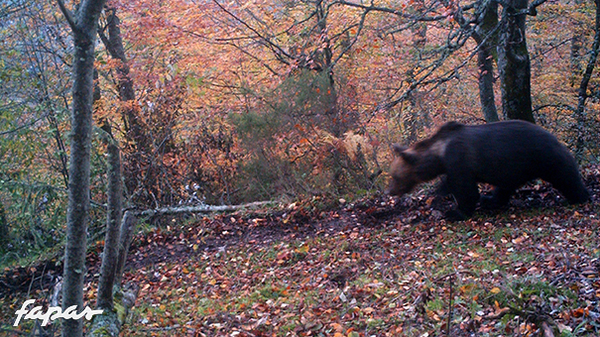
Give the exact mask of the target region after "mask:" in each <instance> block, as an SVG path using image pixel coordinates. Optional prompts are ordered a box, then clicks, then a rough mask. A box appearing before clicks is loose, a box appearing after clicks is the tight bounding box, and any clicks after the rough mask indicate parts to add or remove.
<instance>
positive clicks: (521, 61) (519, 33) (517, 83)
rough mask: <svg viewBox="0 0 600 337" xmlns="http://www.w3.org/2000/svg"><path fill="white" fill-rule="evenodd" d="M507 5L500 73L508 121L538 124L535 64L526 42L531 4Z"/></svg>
mask: <svg viewBox="0 0 600 337" xmlns="http://www.w3.org/2000/svg"><path fill="white" fill-rule="evenodd" d="M503 4H504V10H503V11H502V20H501V27H500V43H499V46H498V69H499V72H500V81H501V82H500V87H501V89H502V109H503V113H504V117H505V118H506V119H521V120H525V121H529V122H532V123H535V120H534V118H533V111H532V108H531V83H530V82H531V64H530V59H529V52H528V51H527V41H526V38H525V22H526V17H527V0H508V1H506V2H504V3H503Z"/></svg>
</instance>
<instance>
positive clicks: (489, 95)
mask: <svg viewBox="0 0 600 337" xmlns="http://www.w3.org/2000/svg"><path fill="white" fill-rule="evenodd" d="M484 5H485V6H486V7H485V9H484V15H483V20H482V22H481V23H480V24H479V25H478V26H477V27H476V33H475V34H473V37H474V39H475V41H476V42H477V44H478V45H479V51H478V52H477V67H478V68H479V101H480V102H481V110H482V113H483V117H484V118H485V120H486V122H488V123H490V122H496V121H498V120H499V118H498V111H497V109H496V98H495V95H494V46H496V45H497V43H498V34H497V32H496V31H497V26H498V3H497V2H495V1H489V2H487V3H485V4H484Z"/></svg>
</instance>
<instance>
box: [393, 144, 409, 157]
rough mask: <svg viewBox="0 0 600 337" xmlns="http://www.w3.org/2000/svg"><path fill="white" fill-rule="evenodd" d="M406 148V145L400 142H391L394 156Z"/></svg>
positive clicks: (400, 153) (399, 154)
mask: <svg viewBox="0 0 600 337" xmlns="http://www.w3.org/2000/svg"><path fill="white" fill-rule="evenodd" d="M406 149H408V148H407V147H406V146H403V145H400V144H392V151H394V154H395V155H396V156H402V152H404V150H406Z"/></svg>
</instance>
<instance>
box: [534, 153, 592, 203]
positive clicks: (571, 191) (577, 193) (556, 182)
mask: <svg viewBox="0 0 600 337" xmlns="http://www.w3.org/2000/svg"><path fill="white" fill-rule="evenodd" d="M559 164H560V163H556V165H554V167H553V169H552V170H550V171H549V172H546V174H544V176H543V177H542V179H544V180H545V181H547V182H549V183H551V184H552V186H553V187H554V188H556V189H557V190H558V191H559V192H560V193H561V194H562V195H563V196H564V197H565V198H567V200H568V201H569V203H571V204H581V203H584V202H586V201H588V200H589V199H590V192H589V191H588V190H587V188H586V187H585V185H584V184H583V181H582V179H581V175H580V174H579V169H578V168H577V165H576V164H575V162H574V160H573V162H572V163H570V162H569V163H562V164H561V165H559Z"/></svg>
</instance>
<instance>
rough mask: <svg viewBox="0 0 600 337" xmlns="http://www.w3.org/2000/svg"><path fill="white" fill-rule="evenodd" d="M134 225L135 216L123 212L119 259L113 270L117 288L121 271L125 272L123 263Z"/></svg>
mask: <svg viewBox="0 0 600 337" xmlns="http://www.w3.org/2000/svg"><path fill="white" fill-rule="evenodd" d="M136 225H137V217H136V215H135V214H133V212H131V211H127V212H125V214H124V215H123V221H121V230H120V236H119V259H118V261H117V268H116V270H115V284H116V285H117V286H118V287H120V286H121V280H122V278H123V271H124V270H125V262H126V261H127V253H128V252H129V245H130V244H131V238H132V237H133V230H134V228H135V226H136Z"/></svg>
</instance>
